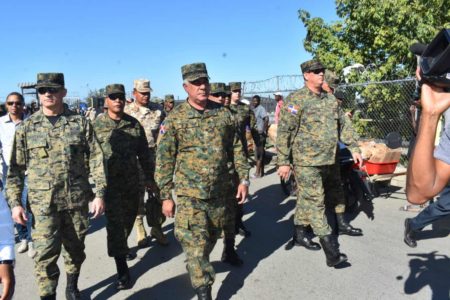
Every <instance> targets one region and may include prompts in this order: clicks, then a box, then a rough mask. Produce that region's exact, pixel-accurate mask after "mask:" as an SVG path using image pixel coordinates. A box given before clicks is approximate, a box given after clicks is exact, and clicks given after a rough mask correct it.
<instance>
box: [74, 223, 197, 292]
mask: <svg viewBox="0 0 450 300" xmlns="http://www.w3.org/2000/svg"><path fill="white" fill-rule="evenodd" d="M169 228H171V229H173V224H168V225H166V226H164V227H163V230H164V231H166V230H168V229H169ZM167 239H168V240H169V243H170V244H169V245H168V246H167V247H162V246H159V245H157V244H156V242H153V243H152V244H153V246H152V247H150V248H149V249H148V251H147V252H146V253H145V254H144V256H143V257H142V258H140V259H139V258H136V259H138V260H139V261H138V262H137V263H135V264H134V265H132V266H130V275H131V280H132V285H134V284H135V283H136V281H137V280H139V278H140V277H141V276H142V275H144V274H145V273H146V272H152V270H151V269H152V268H154V267H156V266H158V265H160V264H163V263H165V262H166V261H169V260H171V259H172V258H173V257H176V256H178V255H179V254H180V253H181V252H182V249H181V246H180V245H179V244H178V242H177V241H176V240H175V237H174V235H173V230H171V231H170V232H169V233H168V234H167ZM130 250H131V251H135V249H134V248H132V249H130ZM111 263H112V264H114V259H113V258H112V257H111ZM129 265H131V263H129ZM115 281H116V274H114V275H112V276H109V277H108V278H105V279H103V280H102V281H100V282H98V283H96V284H94V285H92V286H91V287H89V288H87V289H85V290H83V291H82V292H81V294H82V299H91V298H90V296H91V295H92V294H93V293H94V292H95V291H97V290H100V289H103V288H104V287H105V286H107V288H106V289H104V290H103V291H101V292H100V293H99V294H98V295H97V296H95V298H93V299H109V298H111V297H112V296H114V295H115V294H117V293H118V291H117V290H116V289H115V286H114V283H115ZM189 289H192V288H191V287H190V285H189V287H188V288H186V290H184V291H183V293H185V292H186V291H187V290H189ZM133 299H137V298H133ZM142 299H149V298H148V297H144V298H142ZM178 299H179V298H178Z"/></svg>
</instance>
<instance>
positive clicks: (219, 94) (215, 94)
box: [211, 93, 226, 97]
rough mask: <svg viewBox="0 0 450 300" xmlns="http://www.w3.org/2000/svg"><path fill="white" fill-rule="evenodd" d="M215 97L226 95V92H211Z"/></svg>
mask: <svg viewBox="0 0 450 300" xmlns="http://www.w3.org/2000/svg"><path fill="white" fill-rule="evenodd" d="M211 95H212V96H213V97H225V96H226V95H225V93H213V94H211Z"/></svg>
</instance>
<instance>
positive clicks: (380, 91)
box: [336, 79, 416, 146]
mask: <svg viewBox="0 0 450 300" xmlns="http://www.w3.org/2000/svg"><path fill="white" fill-rule="evenodd" d="M415 89H416V82H415V80H414V79H402V80H391V81H381V82H366V83H358V84H347V85H339V86H338V87H337V89H336V90H337V91H341V92H342V93H343V95H344V99H343V101H342V108H343V109H344V110H345V111H350V112H352V115H353V119H352V120H353V124H354V126H355V128H356V130H357V131H358V133H359V134H360V136H361V137H362V138H366V139H376V140H383V139H384V138H385V137H386V135H387V134H388V133H390V132H398V133H400V135H401V136H402V138H403V141H404V144H405V146H406V145H407V144H409V141H410V139H411V137H412V135H413V126H412V115H411V111H410V107H411V104H412V99H413V94H414V91H415Z"/></svg>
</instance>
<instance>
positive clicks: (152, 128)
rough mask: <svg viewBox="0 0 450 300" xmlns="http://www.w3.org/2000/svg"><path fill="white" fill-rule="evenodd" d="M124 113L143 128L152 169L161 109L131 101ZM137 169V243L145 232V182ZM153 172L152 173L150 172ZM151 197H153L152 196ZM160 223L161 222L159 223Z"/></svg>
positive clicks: (141, 173)
mask: <svg viewBox="0 0 450 300" xmlns="http://www.w3.org/2000/svg"><path fill="white" fill-rule="evenodd" d="M125 113H127V114H129V115H130V116H132V117H134V118H136V119H137V120H138V121H139V123H140V124H141V126H142V127H143V128H144V131H145V136H146V137H147V141H148V148H149V149H148V153H149V156H150V157H149V158H150V162H151V164H152V169H153V170H154V165H155V160H156V157H155V148H156V137H157V135H158V130H159V125H160V123H161V111H160V110H152V109H150V108H147V107H142V106H139V105H138V104H136V103H135V102H132V103H130V104H128V105H126V106H125ZM138 169H139V180H138V181H136V182H138V183H139V184H138V191H139V211H138V216H137V218H136V223H135V228H136V230H137V232H138V243H139V242H140V241H141V240H142V239H143V238H145V237H146V232H145V228H144V223H143V218H144V215H145V204H144V198H145V184H144V173H143V171H142V168H141V167H140V166H138ZM152 174H153V173H152ZM152 199H153V198H152ZM160 225H161V224H160Z"/></svg>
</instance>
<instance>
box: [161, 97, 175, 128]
mask: <svg viewBox="0 0 450 300" xmlns="http://www.w3.org/2000/svg"><path fill="white" fill-rule="evenodd" d="M174 107H175V97H174V96H173V95H172V94H168V95H165V96H164V104H163V111H162V112H161V123H162V122H163V121H164V120H165V119H166V118H167V116H168V115H169V113H170V112H171V111H172V110H173V108H174Z"/></svg>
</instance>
